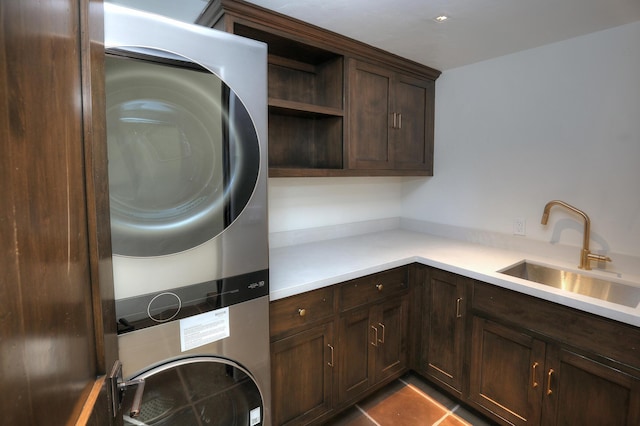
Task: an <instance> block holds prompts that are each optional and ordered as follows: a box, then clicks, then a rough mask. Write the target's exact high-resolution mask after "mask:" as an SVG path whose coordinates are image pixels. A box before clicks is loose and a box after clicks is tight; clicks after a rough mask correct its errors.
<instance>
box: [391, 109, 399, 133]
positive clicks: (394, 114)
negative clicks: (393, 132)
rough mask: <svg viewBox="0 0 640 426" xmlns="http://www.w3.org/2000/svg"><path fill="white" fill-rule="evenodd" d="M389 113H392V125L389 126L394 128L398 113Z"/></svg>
mask: <svg viewBox="0 0 640 426" xmlns="http://www.w3.org/2000/svg"><path fill="white" fill-rule="evenodd" d="M391 114H392V115H393V125H392V126H391V128H392V129H395V128H396V127H397V120H398V113H397V112H392V113H391Z"/></svg>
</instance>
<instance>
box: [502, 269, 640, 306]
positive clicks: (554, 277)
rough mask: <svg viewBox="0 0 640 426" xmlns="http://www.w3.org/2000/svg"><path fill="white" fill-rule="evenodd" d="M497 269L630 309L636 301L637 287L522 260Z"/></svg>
mask: <svg viewBox="0 0 640 426" xmlns="http://www.w3.org/2000/svg"><path fill="white" fill-rule="evenodd" d="M498 272H500V273H502V274H506V275H510V276H512V277H516V278H522V279H525V280H528V281H534V282H536V283H539V284H544V285H548V286H550V287H555V288H559V289H562V290H566V291H570V292H572V293H577V294H582V295H584V296H588V297H595V298H596V299H600V300H606V301H607V302H612V303H617V304H619V305H624V306H629V307H631V308H635V307H636V306H638V303H640V287H633V286H629V285H625V284H622V283H618V282H615V281H609V280H605V279H600V278H595V277H592V276H589V275H584V274H580V273H578V272H571V271H565V270H562V269H556V268H553V267H549V266H544V265H539V264H536V263H531V262H528V261H526V260H523V261H522V262H519V263H516V264H515V265H512V266H509V267H508V268H505V269H502V270H500V271H498Z"/></svg>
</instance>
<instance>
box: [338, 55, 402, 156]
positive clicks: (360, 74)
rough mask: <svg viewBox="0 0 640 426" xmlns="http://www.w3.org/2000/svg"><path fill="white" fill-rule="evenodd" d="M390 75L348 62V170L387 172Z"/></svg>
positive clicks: (385, 71)
mask: <svg viewBox="0 0 640 426" xmlns="http://www.w3.org/2000/svg"><path fill="white" fill-rule="evenodd" d="M391 81H392V74H391V73H390V72H389V71H387V70H385V69H384V68H381V67H377V66H374V65H371V64H368V63H366V62H359V61H354V60H351V61H350V62H349V84H350V96H349V168H351V169H391V168H392V163H391V158H390V157H389V153H390V149H389V143H390V141H389V128H390V127H391V121H390V120H391V115H390V107H391V92H390V91H391Z"/></svg>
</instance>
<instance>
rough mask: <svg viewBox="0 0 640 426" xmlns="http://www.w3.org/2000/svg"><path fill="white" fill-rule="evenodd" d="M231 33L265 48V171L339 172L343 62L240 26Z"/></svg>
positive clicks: (336, 56) (324, 52) (338, 57)
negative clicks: (266, 150) (266, 108)
mask: <svg viewBox="0 0 640 426" xmlns="http://www.w3.org/2000/svg"><path fill="white" fill-rule="evenodd" d="M234 32H235V33H236V34H238V35H242V36H245V37H250V38H252V39H254V40H260V41H263V42H265V43H267V45H268V49H269V56H268V81H269V83H268V84H269V87H268V93H269V168H270V169H282V170H288V171H289V172H284V173H275V175H277V176H285V175H292V176H295V175H298V176H303V175H309V173H306V172H304V171H305V170H307V169H322V170H332V169H342V168H343V167H344V160H343V154H344V149H343V138H344V131H343V130H344V104H343V99H344V63H345V61H344V57H343V56H342V55H339V54H336V53H334V52H330V51H327V50H324V49H320V48H318V47H315V46H310V45H307V44H304V43H300V42H297V41H295V40H291V39H289V38H285V37H281V36H279V35H277V34H274V33H272V32H268V31H264V30H261V29H258V28H253V27H250V26H246V25H242V24H239V23H236V24H235V27H234ZM289 173H290V174H289ZM312 174H313V173H312Z"/></svg>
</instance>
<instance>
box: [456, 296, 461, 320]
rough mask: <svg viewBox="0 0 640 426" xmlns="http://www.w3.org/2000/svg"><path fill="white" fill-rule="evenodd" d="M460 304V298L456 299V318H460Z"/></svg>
mask: <svg viewBox="0 0 640 426" xmlns="http://www.w3.org/2000/svg"><path fill="white" fill-rule="evenodd" d="M461 303H462V297H458V299H457V300H456V318H462V311H461V310H460V304H461Z"/></svg>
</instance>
